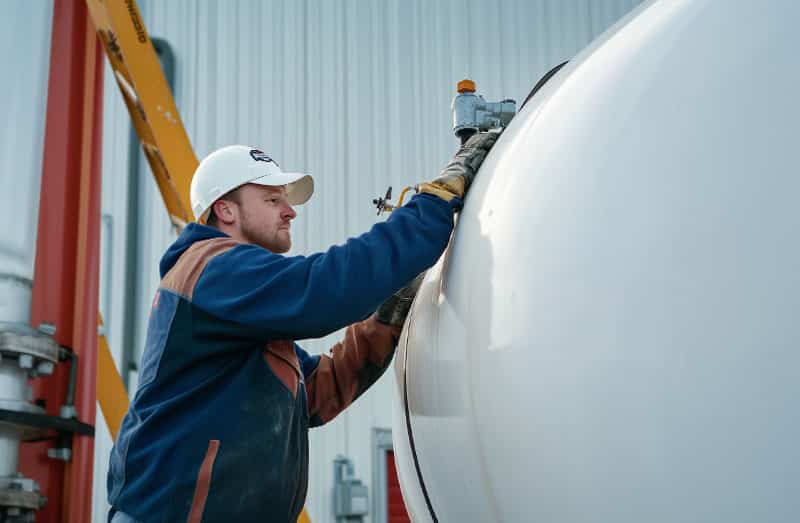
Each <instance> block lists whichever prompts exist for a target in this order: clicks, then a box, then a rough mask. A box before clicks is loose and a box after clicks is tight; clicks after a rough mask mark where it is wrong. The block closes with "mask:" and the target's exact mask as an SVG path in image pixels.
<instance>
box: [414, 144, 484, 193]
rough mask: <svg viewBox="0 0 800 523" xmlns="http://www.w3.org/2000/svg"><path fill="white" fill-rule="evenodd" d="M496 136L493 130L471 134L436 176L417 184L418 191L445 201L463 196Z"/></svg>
mask: <svg viewBox="0 0 800 523" xmlns="http://www.w3.org/2000/svg"><path fill="white" fill-rule="evenodd" d="M497 136H498V134H497V133H493V132H488V133H477V134H473V135H472V136H471V137H470V139H469V140H467V142H466V143H465V144H464V145H462V146H461V148H460V149H459V150H458V152H457V153H456V155H455V156H454V157H453V160H452V161H451V162H450V163H449V164H448V165H447V167H445V168H444V170H443V171H442V172H441V173H440V174H439V177H438V178H436V179H435V180H433V181H432V182H430V183H421V184H419V192H424V193H428V194H434V195H436V196H438V197H440V198H443V199H445V200H447V201H450V200H452V199H453V198H463V197H464V195H465V194H466V193H467V190H468V189H469V186H470V185H471V184H472V180H474V179H475V173H477V172H478V168H479V167H480V166H481V164H482V163H483V160H484V158H486V154H487V153H488V152H489V150H490V149H491V148H492V146H493V145H494V142H495V141H497Z"/></svg>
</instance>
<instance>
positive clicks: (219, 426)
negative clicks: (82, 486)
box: [108, 134, 496, 523]
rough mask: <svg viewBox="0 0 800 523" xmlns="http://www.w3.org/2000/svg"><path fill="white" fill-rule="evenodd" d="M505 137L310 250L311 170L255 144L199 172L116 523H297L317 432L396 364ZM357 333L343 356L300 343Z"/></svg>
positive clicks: (164, 295)
mask: <svg viewBox="0 0 800 523" xmlns="http://www.w3.org/2000/svg"><path fill="white" fill-rule="evenodd" d="M495 138H496V136H495V135H493V134H481V135H476V136H474V137H473V138H471V139H470V140H469V141H468V142H467V143H466V144H465V145H464V146H463V147H462V148H461V149H460V150H459V152H458V153H457V154H456V157H455V158H454V159H453V161H452V162H451V163H450V165H448V167H447V168H445V170H444V171H443V172H442V174H441V175H440V176H439V177H438V178H437V179H435V180H434V181H433V182H431V183H423V184H420V185H419V192H420V194H418V195H416V196H415V197H414V198H412V199H411V201H410V202H409V203H408V204H407V205H405V206H403V207H402V208H400V209H398V210H396V211H394V212H393V213H392V215H391V216H390V218H389V219H388V220H387V221H386V222H383V223H378V224H376V225H375V226H373V227H372V229H371V230H370V231H369V232H367V233H365V234H363V235H361V236H359V237H357V238H351V239H350V240H348V241H347V242H346V243H345V244H344V245H340V246H334V247H331V248H330V249H328V250H327V251H326V252H324V253H319V254H314V255H312V256H293V257H286V256H282V255H281V254H282V253H285V252H287V251H288V250H289V248H290V247H291V222H292V220H293V219H294V218H295V216H296V213H295V211H294V209H293V208H292V205H298V204H302V203H304V202H306V201H307V200H308V199H309V198H310V197H311V194H312V192H313V188H314V186H313V180H312V179H311V177H310V176H307V175H301V174H293V173H284V172H282V171H281V169H280V168H279V167H278V165H277V164H276V163H275V162H274V161H273V160H272V159H271V158H269V157H268V156H266V155H265V154H264V153H263V152H261V151H259V150H257V149H253V148H251V147H245V146H231V147H225V148H223V149H220V150H218V151H215V152H214V153H212V154H211V155H209V156H208V157H207V158H205V159H204V160H203V161H202V162H201V163H200V165H199V167H198V168H197V171H196V172H195V174H194V177H193V179H192V186H191V198H192V210H193V212H194V214H195V217H196V218H197V220H198V223H192V224H189V225H188V226H187V227H186V228H185V229H184V231H183V232H182V233H181V235H180V237H179V238H178V239H177V241H176V242H175V243H174V244H173V245H172V246H171V247H170V248H169V249H168V250H167V252H166V253H165V254H164V257H163V258H162V260H161V267H160V268H161V276H162V280H161V285H160V287H159V290H158V292H156V295H155V298H154V300H153V305H152V310H151V313H150V319H149V325H148V332H147V342H146V348H145V351H144V353H143V356H142V363H141V368H140V375H139V388H138V390H137V392H136V396H135V398H134V399H133V402H132V403H131V406H130V409H129V410H128V413H127V414H126V416H125V419H124V421H123V423H122V428H121V430H120V433H119V437H118V438H117V441H116V444H115V446H114V448H113V450H112V452H111V463H110V468H109V474H108V491H109V502H110V504H111V506H112V510H111V513H110V515H109V516H110V517H112V518H113V519H112V521H113V522H114V523H118V522H131V521H142V522H150V521H153V522H177V521H188V522H200V521H206V522H209V521H226V522H250V521H259V522H260V521H281V522H283V521H295V520H296V519H297V516H298V515H299V513H300V511H301V510H302V507H303V503H304V501H305V496H306V486H307V480H308V477H307V475H308V434H307V433H308V428H309V427H316V426H319V425H322V424H324V423H326V422H328V421H330V420H331V419H333V418H334V417H335V416H336V415H337V414H338V413H339V412H341V411H342V410H343V409H344V408H345V407H347V406H348V405H349V404H350V403H352V402H353V401H354V400H355V399H356V398H357V397H359V396H360V395H361V394H362V393H363V392H364V391H365V390H366V389H367V388H369V387H370V386H371V385H372V384H373V383H374V382H375V380H377V379H378V378H379V377H380V376H381V374H382V373H383V372H384V370H385V369H386V367H387V366H388V365H389V363H390V361H391V358H392V355H393V354H394V348H395V345H396V344H397V339H398V337H399V334H400V330H401V328H402V325H403V322H404V321H405V317H406V313H407V312H408V308H409V306H410V300H411V299H413V295H414V292H415V290H414V287H413V286H412V287H410V288H405V289H401V288H402V287H403V286H404V285H406V284H408V282H410V281H411V280H413V279H414V278H415V277H416V276H417V275H419V274H420V273H421V272H422V271H424V270H425V269H427V268H428V267H430V266H431V265H433V263H434V262H435V261H436V260H437V259H438V258H439V256H440V255H441V254H442V252H443V251H444V249H445V247H446V245H447V242H448V239H449V237H450V233H451V231H452V228H453V211H454V210H456V209H457V208H458V207H459V206H460V204H461V198H463V196H464V193H465V191H466V190H467V188H468V187H469V185H470V183H471V181H472V179H473V177H474V176H475V172H476V171H477V169H478V166H479V165H480V164H481V162H482V161H483V158H484V157H485V155H486V153H487V152H488V150H489V149H490V148H491V146H492V145H493V143H494V141H495ZM203 224H205V225H203ZM398 290H400V292H398ZM395 293H397V294H395ZM387 297H389V299H387ZM404 298H405V299H404ZM383 300H385V301H383ZM382 301H383V303H382ZM373 311H374V314H373ZM348 325H349V326H348ZM345 326H348V327H347V330H346V332H345V337H344V340H343V341H342V342H340V343H338V344H337V345H335V346H334V347H333V348H332V349H331V351H330V354H326V355H321V356H320V355H315V356H311V355H309V354H308V353H306V352H305V351H304V350H303V349H301V348H300V347H299V346H298V345H296V344H295V343H294V342H295V340H302V339H307V338H317V337H321V336H325V335H327V334H330V333H331V332H334V331H336V330H338V329H340V328H342V327H345Z"/></svg>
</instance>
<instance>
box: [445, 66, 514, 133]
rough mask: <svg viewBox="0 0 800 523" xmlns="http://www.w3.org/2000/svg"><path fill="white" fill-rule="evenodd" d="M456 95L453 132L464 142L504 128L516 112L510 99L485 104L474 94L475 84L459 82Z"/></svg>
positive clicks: (454, 99)
mask: <svg viewBox="0 0 800 523" xmlns="http://www.w3.org/2000/svg"><path fill="white" fill-rule="evenodd" d="M456 90H457V91H458V94H457V95H456V96H455V98H453V105H452V107H451V110H452V112H453V132H454V133H455V135H456V136H457V137H458V138H460V139H461V143H462V144H463V143H464V142H466V141H467V140H468V139H469V137H470V136H472V135H473V134H475V133H477V132H480V131H488V130H489V129H497V128H504V127H505V126H507V125H508V123H509V122H510V121H511V119H512V118H513V117H514V114H516V112H517V102H516V101H515V100H512V99H510V98H508V99H505V100H501V101H499V102H487V101H486V100H484V99H483V96H481V95H479V94H475V82H473V81H472V80H461V81H460V82H458V85H457V87H456Z"/></svg>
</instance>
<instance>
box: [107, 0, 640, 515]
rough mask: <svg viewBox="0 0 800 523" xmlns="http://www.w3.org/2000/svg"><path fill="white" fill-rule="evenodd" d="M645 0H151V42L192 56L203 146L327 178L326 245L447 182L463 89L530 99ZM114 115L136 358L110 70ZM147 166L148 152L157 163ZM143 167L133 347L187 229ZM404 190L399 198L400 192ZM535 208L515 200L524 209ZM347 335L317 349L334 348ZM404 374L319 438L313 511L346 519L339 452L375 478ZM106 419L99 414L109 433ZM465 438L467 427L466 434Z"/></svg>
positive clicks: (112, 267) (121, 127) (180, 56)
mask: <svg viewBox="0 0 800 523" xmlns="http://www.w3.org/2000/svg"><path fill="white" fill-rule="evenodd" d="M638 3H639V0H536V1H525V0H503V1H499V2H483V1H477V0H467V1H464V0H458V1H456V0H446V1H436V2H427V1H424V0H413V1H400V0H386V1H381V2H374V1H366V0H362V1H357V0H350V1H345V0H338V1H323V0H316V1H312V0H304V1H281V0H273V1H256V0H250V1H236V2H215V1H211V0H205V1H193V0H170V1H166V0H160V1H158V0H141V1H140V7H141V9H142V12H143V14H144V19H145V22H146V24H147V27H148V29H149V31H150V34H151V36H154V37H161V38H164V39H166V40H167V41H168V42H169V43H170V45H171V46H172V47H173V48H174V51H175V55H176V59H177V85H176V99H177V103H178V107H179V109H180V111H181V114H182V116H183V120H184V122H185V124H186V127H187V131H188V133H189V136H190V138H191V140H192V143H193V144H194V147H195V150H196V152H197V154H198V156H200V157H202V156H204V155H205V154H207V153H209V152H210V151H212V150H214V149H215V148H217V147H220V146H222V145H227V144H231V143H244V144H249V145H256V146H259V147H260V148H262V149H263V150H264V151H266V152H267V153H268V154H269V155H271V156H272V157H274V158H275V159H276V160H277V161H278V162H279V163H280V164H281V166H283V167H284V168H287V169H291V170H302V171H306V172H309V173H312V174H313V175H314V176H315V180H316V193H315V196H314V198H313V199H312V200H311V201H310V202H309V203H308V204H307V205H305V206H304V207H303V208H301V209H300V210H299V217H298V218H297V220H296V222H295V226H294V227H293V231H294V240H295V246H294V248H293V253H296V254H302V253H312V252H315V251H319V250H322V249H325V248H326V247H328V246H329V245H331V244H334V243H341V242H342V241H344V240H345V239H346V238H347V237H348V236H351V235H354V234H358V233H360V232H363V231H364V230H366V229H367V228H369V226H370V225H371V224H373V223H374V222H375V220H376V217H375V211H374V208H373V207H372V206H371V203H370V202H371V199H372V198H373V197H375V196H376V195H378V194H382V193H384V192H385V190H386V187H387V186H389V185H392V186H394V187H395V188H396V189H398V188H400V187H402V186H405V185H409V184H412V183H415V182H418V181H421V180H426V179H429V178H431V177H432V176H434V175H435V174H436V173H437V172H438V170H439V169H440V168H441V167H442V166H443V165H444V164H445V163H446V162H447V161H448V159H449V158H450V156H451V155H452V153H453V151H454V149H455V148H456V145H457V142H456V140H455V138H454V137H453V135H452V131H451V125H452V124H451V116H450V101H451V98H452V96H453V94H454V90H455V85H456V82H457V81H458V80H461V79H462V78H466V77H469V78H472V79H474V80H475V81H476V82H477V84H478V89H479V92H480V93H482V94H483V95H484V96H485V97H486V98H487V99H489V100H497V99H500V98H506V97H511V98H515V99H517V100H518V101H519V102H521V101H522V100H523V99H524V98H525V96H526V95H527V94H528V92H529V90H530V89H531V87H532V86H533V85H534V83H535V82H536V81H537V80H538V79H539V78H540V77H541V75H542V74H544V73H545V72H546V71H547V70H548V69H550V68H551V67H552V66H553V65H555V64H557V63H559V62H561V61H563V60H565V59H568V58H570V57H572V56H573V55H574V54H575V53H576V52H577V51H578V50H579V49H581V48H582V47H584V46H585V45H586V44H587V43H588V42H589V41H591V40H592V39H593V38H594V37H595V36H597V35H598V34H599V33H601V32H602V31H603V30H605V29H606V28H607V27H609V26H610V25H611V24H613V23H614V22H615V21H616V20H617V19H618V18H620V17H621V16H622V15H624V14H625V13H627V12H628V11H629V10H630V9H631V8H632V7H634V6H635V5H636V4H638ZM106 72H107V74H106V85H105V97H106V108H105V114H104V118H105V121H104V130H105V134H104V144H103V146H104V149H103V162H104V177H105V178H104V181H103V183H104V186H103V209H104V214H105V218H104V223H105V229H104V236H103V237H104V240H105V242H106V245H105V248H104V256H105V263H104V269H103V275H102V277H103V280H102V282H103V290H102V291H101V292H102V301H101V303H102V304H103V308H104V310H103V313H104V315H105V317H106V318H107V319H108V324H109V329H110V332H109V339H110V342H111V345H112V350H113V351H114V352H115V353H116V354H117V355H118V356H119V354H121V352H122V339H121V338H122V336H123V326H124V325H123V323H124V319H125V313H124V307H125V301H124V300H125V297H124V292H122V289H124V287H125V285H124V282H125V278H127V277H130V276H131V271H132V270H133V269H132V267H134V262H133V260H132V259H131V258H129V257H127V255H126V250H125V245H126V236H125V234H126V227H127V207H128V203H127V202H128V196H129V191H128V187H129V186H128V179H127V171H128V165H129V155H128V138H129V128H130V124H129V120H128V115H127V112H126V110H125V108H124V106H123V104H122V101H121V97H120V95H119V93H118V90H117V87H116V85H115V83H114V82H113V75H112V74H110V71H109V70H108V69H107V71H106ZM142 165H145V162H142ZM144 169H145V168H143V170H142V172H141V174H140V179H139V181H138V187H139V189H140V192H141V202H140V205H139V207H138V209H137V216H138V219H139V221H140V224H141V226H140V229H139V238H140V240H139V242H138V248H137V250H136V254H135V256H136V257H137V260H138V262H137V263H138V267H139V269H138V273H139V274H138V275H137V276H138V277H139V278H140V285H139V290H138V294H137V310H138V311H139V312H138V319H137V320H136V329H135V336H134V340H133V341H134V343H135V346H136V347H137V350H140V349H139V348H140V347H141V346H142V340H143V335H144V325H145V322H144V320H143V318H144V317H145V316H146V311H147V309H148V307H149V303H150V299H151V296H152V294H153V292H154V290H155V288H156V287H157V284H158V275H157V260H158V259H159V257H160V255H161V253H162V252H163V250H164V249H165V248H166V247H167V246H168V245H169V244H170V243H171V242H172V240H173V238H174V236H173V233H172V230H171V228H170V225H169V222H168V220H167V218H166V214H165V212H164V210H163V206H162V204H161V201H160V196H159V195H158V193H157V191H156V188H155V184H154V183H153V182H152V177H151V175H150V174H149V172H146V171H145V170H144ZM395 194H397V192H395ZM515 203H522V202H509V204H515ZM336 338H337V337H336V336H333V337H329V338H328V339H325V340H320V341H314V342H310V343H305V344H304V346H305V347H306V349H308V350H310V351H312V352H320V351H324V350H326V349H327V347H329V346H330V345H331V344H332V343H333V342H334V340H335V339H336ZM389 379H391V378H385V379H384V380H382V381H381V382H380V383H379V384H378V385H377V386H376V387H373V389H372V390H371V391H370V392H369V393H368V394H366V395H365V396H364V397H363V398H361V399H360V400H359V401H358V402H357V403H356V404H355V405H354V406H353V407H351V408H350V409H349V410H348V412H347V413H346V414H344V415H342V416H340V417H339V418H338V419H337V420H334V421H333V422H332V423H330V424H329V425H328V426H326V427H323V428H322V429H317V430H315V431H313V432H312V436H311V472H310V489H309V498H308V508H309V511H310V515H311V517H312V519H313V520H314V521H315V522H318V521H332V520H333V516H332V509H331V507H332V502H331V488H332V476H333V471H332V461H333V459H334V457H335V456H336V455H337V454H344V455H346V456H348V457H350V458H352V459H353V460H354V462H355V466H356V473H357V475H358V477H359V478H361V479H362V480H363V481H364V482H365V483H367V484H369V483H370V480H371V477H372V468H371V467H372V463H371V461H372V442H371V434H372V429H373V428H376V427H384V428H385V427H390V426H391V412H390V410H389V409H390V408H391V407H390V405H391V402H390V398H391V383H390V382H389ZM101 424H102V421H101V419H100V418H99V416H98V427H100V425H101ZM99 432H101V433H99V434H98V441H97V445H96V448H97V454H98V466H97V472H96V474H95V482H94V484H95V493H96V496H95V497H96V502H95V507H96V517H95V520H96V521H98V522H99V521H103V517H102V514H103V510H104V507H105V502H104V499H105V467H106V465H105V463H106V462H107V453H108V450H109V448H110V441H109V440H108V436H107V434H105V433H104V431H99ZM453 437H458V435H457V434H454V435H453Z"/></svg>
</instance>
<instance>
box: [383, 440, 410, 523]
mask: <svg viewBox="0 0 800 523" xmlns="http://www.w3.org/2000/svg"><path fill="white" fill-rule="evenodd" d="M386 521H388V522H389V523H411V519H410V518H409V517H408V512H406V504H405V503H403V494H402V493H401V492H400V480H398V479H397V468H396V467H395V466H394V452H393V451H391V450H389V451H387V452H386Z"/></svg>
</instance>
